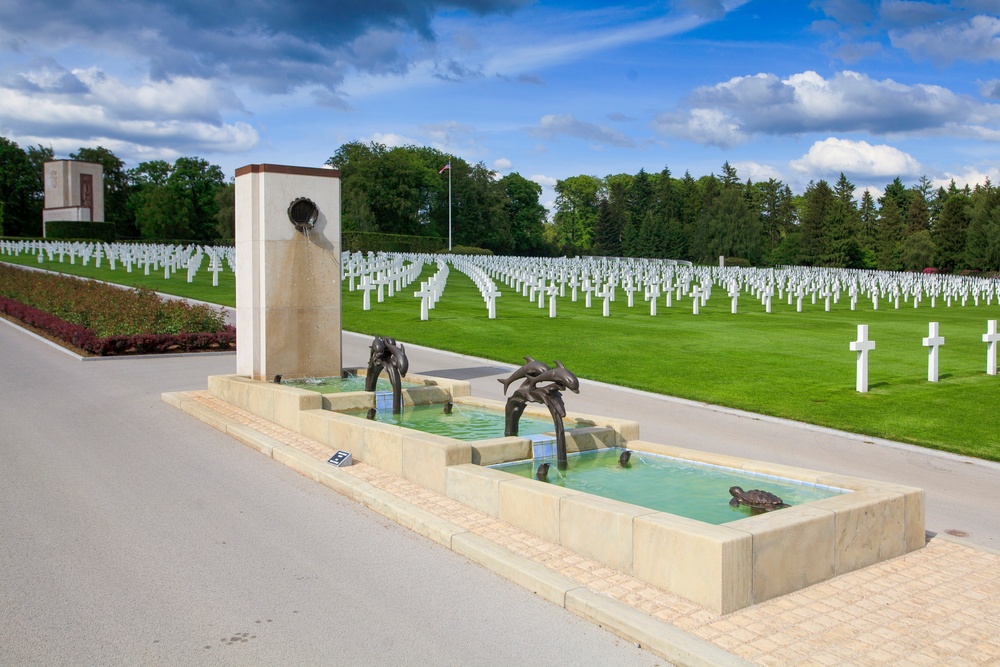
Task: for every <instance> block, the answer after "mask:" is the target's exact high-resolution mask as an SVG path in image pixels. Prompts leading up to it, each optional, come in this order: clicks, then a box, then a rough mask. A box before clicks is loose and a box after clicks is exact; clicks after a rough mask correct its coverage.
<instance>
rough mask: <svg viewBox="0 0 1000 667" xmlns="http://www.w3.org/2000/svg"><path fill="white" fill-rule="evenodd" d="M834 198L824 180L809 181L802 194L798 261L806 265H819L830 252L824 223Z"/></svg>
mask: <svg viewBox="0 0 1000 667" xmlns="http://www.w3.org/2000/svg"><path fill="white" fill-rule="evenodd" d="M835 200H836V196H835V194H834V192H833V190H831V189H830V186H829V184H828V183H827V182H826V181H824V180H820V181H819V183H813V182H810V183H809V186H808V187H807V188H806V192H805V194H804V195H803V196H802V201H801V203H800V205H799V209H800V210H799V220H800V224H801V229H802V241H801V248H800V250H801V253H802V254H801V255H800V261H801V262H802V263H803V264H805V265H807V266H820V265H821V264H823V262H824V258H825V257H826V256H827V254H828V253H829V252H830V249H829V248H828V244H829V238H828V231H827V229H826V223H827V219H828V217H829V215H830V209H831V208H832V207H833V202H834V201H835Z"/></svg>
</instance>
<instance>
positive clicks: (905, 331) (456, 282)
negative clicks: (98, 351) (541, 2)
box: [0, 256, 1000, 461]
mask: <svg viewBox="0 0 1000 667" xmlns="http://www.w3.org/2000/svg"><path fill="white" fill-rule="evenodd" d="M0 259H2V260H3V261H8V258H7V257H3V258H0ZM22 259H25V258H24V256H22ZM27 259H29V260H31V261H27V262H24V263H26V264H29V265H32V266H34V265H35V264H34V261H33V260H34V258H33V257H29V258H27ZM46 268H55V269H57V270H58V269H61V270H63V271H64V272H66V273H70V272H73V273H77V272H79V274H80V275H91V276H92V277H100V278H102V279H104V280H112V281H117V282H123V283H127V284H132V282H133V281H138V280H139V279H142V278H144V277H143V276H142V275H141V273H137V272H133V273H132V274H131V275H129V274H126V273H125V272H124V271H123V270H121V269H119V270H118V271H115V272H110V271H107V270H105V271H103V272H96V271H94V269H92V268H91V269H90V271H92V272H94V273H101V275H93V274H84V273H83V272H82V271H80V270H81V269H82V268H83V267H80V266H69V265H67V264H63V265H62V266H59V265H58V264H57V265H56V267H48V266H46ZM70 269H73V271H70ZM434 270H435V268H434V267H431V266H427V267H425V272H424V276H423V277H424V278H426V277H427V276H429V275H430V274H431V273H432V272H433V271H434ZM222 275H223V277H224V280H223V282H222V284H221V285H220V286H219V287H218V288H213V287H212V286H211V274H210V273H207V272H201V273H199V275H198V278H197V279H196V283H195V284H194V285H188V284H187V282H186V278H185V276H183V275H178V276H176V277H175V278H172V279H171V280H169V281H164V280H163V277H162V273H161V274H160V275H159V277H158V278H156V277H153V276H150V277H149V278H147V279H146V280H150V282H148V283H145V282H144V283H143V284H147V285H149V286H150V287H153V288H154V289H157V290H159V291H163V292H168V293H172V294H179V295H182V296H189V297H192V298H197V299H201V300H205V301H212V302H215V303H219V304H225V305H233V304H234V301H235V299H234V285H233V275H232V273H229V272H227V273H224V274H222ZM418 287H419V282H415V283H414V284H412V285H411V286H410V287H409V288H407V289H406V290H404V291H403V292H402V294H400V295H397V296H396V297H394V298H392V299H387V300H386V302H385V303H381V304H379V303H375V299H374V293H373V295H372V297H373V298H372V301H373V303H372V310H370V311H367V312H366V311H363V310H362V307H361V306H362V293H361V292H360V291H355V292H348V291H347V290H346V288H345V290H344V294H343V319H344V328H345V329H348V330H350V331H357V332H361V333H365V334H371V335H374V334H376V333H377V334H381V335H384V336H393V337H395V338H397V339H398V340H400V341H402V342H404V343H415V344H419V345H426V346H429V347H434V348H439V349H445V350H452V351H455V352H461V353H464V354H471V355H475V356H480V357H485V358H488V359H495V360H497V361H502V362H507V363H512V364H517V363H520V362H521V357H522V356H524V355H531V356H533V357H535V358H536V359H539V360H541V361H544V362H546V363H550V364H551V363H552V362H553V360H555V359H559V360H560V361H562V362H563V363H564V364H566V366H567V367H568V368H569V369H570V370H572V371H574V372H575V373H576V374H577V375H579V376H580V377H584V378H590V379H593V380H600V381H603V382H609V383H613V384H618V385H624V386H629V387H634V388H636V389H643V390H647V391H652V392H658V393H663V394H669V395H673V396H679V397H683V398H688V399H692V400H696V401H705V402H708V403H714V404H719V405H725V406H730V407H734V408H740V409H743V410H749V411H752V412H758V413H763V414H768V415H774V416H778V417H785V418H789V419H795V420H799V421H803V422H809V423H813V424H819V425H823V426H830V427H833V428H838V429H843V430H846V431H852V432H855V433H862V434H867V435H872V436H877V437H883V438H889V439H892V440H899V441H902V442H910V443H914V444H919V445H923V446H927V447H934V448H938V449H943V450H947V451H952V452H956V453H961V454H966V455H970V456H977V457H981V458H985V459H991V460H997V461H1000V414H998V410H997V406H998V405H1000V376H988V375H986V373H985V369H986V345H985V344H984V343H983V342H982V334H983V333H985V332H986V321H987V320H988V319H1000V306H998V305H997V303H996V302H994V303H993V305H991V306H986V305H985V304H982V305H980V306H978V307H975V306H973V305H972V301H971V300H970V301H969V304H968V305H967V306H965V307H964V308H963V307H960V306H958V305H957V304H956V305H954V306H952V307H951V308H947V307H945V306H944V304H943V303H940V302H939V303H938V307H937V308H934V309H931V308H930V304H929V301H927V300H925V301H924V302H922V303H921V305H920V308H918V309H914V308H913V307H912V304H911V303H901V305H900V309H899V310H895V309H894V308H893V307H892V304H891V302H887V301H885V300H883V301H882V303H881V304H880V310H878V311H873V310H872V309H871V303H870V302H869V301H864V300H862V301H859V304H858V311H856V312H851V310H850V302H849V300H848V299H847V298H846V297H844V298H842V299H841V300H840V303H838V304H835V305H834V306H833V309H832V311H831V312H829V313H827V312H825V311H824V309H823V302H822V300H821V299H820V300H819V301H818V302H817V303H816V304H815V305H813V304H811V303H810V302H809V301H808V300H806V301H805V303H804V305H803V311H804V312H802V313H796V312H795V307H794V305H791V306H790V305H788V304H787V301H785V300H782V301H780V302H779V301H778V300H777V297H775V300H774V302H773V310H774V312H773V313H772V314H770V315H768V314H766V313H764V308H763V306H761V305H760V303H759V302H758V301H757V300H756V299H753V298H751V297H750V296H749V295H746V294H744V295H743V297H742V298H741V299H740V312H739V314H737V315H733V314H731V313H730V300H729V298H728V297H727V296H726V294H725V291H724V290H723V289H720V288H719V287H716V288H715V289H714V290H713V297H712V298H711V299H710V300H709V302H708V304H706V306H705V307H703V308H702V309H701V313H700V314H699V315H697V316H695V315H693V314H692V312H691V302H690V300H689V299H686V298H685V299H684V300H683V301H681V302H679V303H675V304H674V307H672V308H666V307H665V306H664V301H663V297H661V298H660V303H659V309H658V310H659V312H658V315H657V316H656V317H650V316H649V306H648V304H647V303H645V302H643V301H642V300H641V299H639V298H637V299H636V304H635V307H634V308H632V309H629V308H628V307H627V303H626V295H625V293H624V292H623V291H622V290H619V293H618V300H617V301H616V302H615V303H613V304H612V305H611V317H608V318H605V317H602V314H601V301H600V300H599V299H594V307H593V308H591V309H589V310H588V309H587V308H585V307H584V304H583V296H582V294H581V295H580V299H579V301H578V302H577V303H572V302H571V301H570V300H569V296H568V291H567V297H566V298H565V299H560V300H559V303H558V308H559V313H558V317H556V318H555V319H550V318H549V317H548V307H547V305H546V307H545V308H538V306H537V304H536V303H531V302H529V301H528V299H527V298H524V297H521V296H520V295H519V294H517V293H515V292H514V291H513V290H511V289H510V288H507V287H506V286H505V285H499V287H500V289H501V291H502V292H503V296H502V298H500V299H499V300H498V301H497V319H496V320H489V319H487V313H486V306H485V304H484V303H483V301H482V299H481V297H480V296H479V293H478V291H477V290H476V288H475V286H474V285H473V284H472V282H471V281H470V280H469V279H468V278H466V277H465V276H464V275H462V274H461V273H459V272H458V271H457V270H455V269H452V271H451V273H450V275H449V278H448V286H447V289H446V290H445V292H444V296H443V298H442V299H441V301H439V302H438V304H437V307H436V308H435V309H433V310H432V311H431V313H430V320H429V321H427V322H421V321H420V301H419V299H416V298H414V297H413V296H412V293H413V292H414V291H416V289H418ZM931 321H936V322H940V323H941V335H942V336H944V337H945V339H946V344H945V346H944V347H943V348H942V349H941V353H940V354H941V366H940V368H941V381H940V382H938V383H929V382H927V349H926V348H925V347H923V345H922V344H921V339H922V338H923V337H925V336H927V333H928V332H927V325H928V322H931ZM858 324H868V325H869V335H870V337H871V338H872V339H873V340H874V341H875V342H876V345H877V347H876V349H875V351H874V352H872V353H871V357H870V375H869V392H868V393H867V394H859V393H857V392H856V391H855V390H854V381H855V360H856V355H855V353H854V352H851V351H850V348H849V343H850V342H851V341H852V340H854V339H855V338H856V335H857V325H858Z"/></svg>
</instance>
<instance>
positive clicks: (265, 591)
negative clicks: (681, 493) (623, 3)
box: [0, 321, 664, 667]
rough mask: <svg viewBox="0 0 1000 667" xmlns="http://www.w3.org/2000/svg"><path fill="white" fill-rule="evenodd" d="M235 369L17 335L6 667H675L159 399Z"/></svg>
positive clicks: (10, 337)
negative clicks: (89, 353) (123, 355)
mask: <svg viewBox="0 0 1000 667" xmlns="http://www.w3.org/2000/svg"><path fill="white" fill-rule="evenodd" d="M234 371H235V356H233V355H225V356H206V355H200V356H186V357H181V356H174V357H167V358H147V359H141V358H133V359H118V360H113V361H110V360H109V361H85V362H81V361H79V360H76V359H74V358H72V357H70V356H67V355H65V354H63V353H62V352H60V351H57V350H55V349H53V348H52V347H50V346H49V345H48V344H46V343H43V342H40V341H39V340H37V339H35V338H32V337H31V336H29V335H27V334H25V333H23V332H22V331H20V330H18V329H15V328H13V327H11V326H8V325H7V324H6V323H5V322H2V321H0V387H2V389H0V665H17V666H18V667H20V666H25V665H46V666H51V665H127V666H129V667H133V666H134V665H170V666H175V665H420V666H426V665H435V666H437V665H516V664H525V663H529V662H530V663H532V664H542V665H572V666H573V667H579V665H597V664H600V665H655V664H661V665H662V664H664V662H663V661H662V660H660V659H658V658H656V657H655V656H654V655H652V654H651V653H648V652H646V651H643V650H641V649H639V648H636V647H635V646H633V645H631V644H628V643H627V642H625V641H623V640H621V639H619V638H617V637H615V636H614V635H612V634H610V633H608V632H606V631H604V630H602V629H600V628H599V627H597V626H595V625H592V624H590V623H588V622H586V621H584V620H582V619H580V618H578V617H576V616H574V615H572V614H570V613H569V612H567V611H565V610H563V609H562V608H559V607H557V606H555V605H552V604H550V603H548V602H545V601H543V600H541V599H539V598H537V597H535V596H533V595H532V594H531V593H529V592H528V591H526V590H525V589H522V588H520V587H518V586H516V585H514V584H511V583H510V582H508V581H506V580H505V579H502V578H501V577H499V576H497V575H495V574H494V573H492V572H490V571H489V570H486V569H484V568H482V567H480V566H478V565H475V564H473V563H471V562H469V561H467V560H465V559H464V558H462V557H461V556H458V555H456V554H454V553H452V552H451V551H449V550H447V549H445V548H443V547H441V546H439V545H437V544H434V543H432V542H430V541H429V540H426V539H424V538H422V537H420V536H418V535H416V534H414V533H411V532H410V531H407V530H405V529H403V528H401V527H399V526H397V525H396V524H394V523H392V522H391V521H388V520H386V519H384V518H383V517H381V516H379V515H377V514H375V513H373V512H371V511H369V510H367V509H365V508H363V507H361V506H359V505H357V504H355V503H353V502H351V501H349V500H347V499H346V498H344V497H342V496H340V495H339V494H337V493H335V492H333V491H331V490H330V489H327V488H326V487H324V486H322V485H319V484H316V483H315V482H312V481H310V480H308V479H307V478H305V477H303V476H301V475H299V474H297V473H295V472H293V471H292V470H290V469H289V468H286V467H285V466H283V465H280V464H277V463H275V462H274V461H272V460H271V459H269V458H267V457H265V456H262V455H260V454H259V453H257V452H256V451H254V450H252V449H250V448H249V447H246V446H244V445H242V444H240V443H238V442H236V441H235V440H232V439H231V438H228V437H227V436H225V435H223V434H222V433H220V432H218V431H216V430H214V429H212V428H211V427H209V426H207V425H205V424H203V423H201V422H199V421H198V420H195V419H193V418H191V417H189V416H188V415H186V414H185V413H183V412H181V411H180V410H177V409H175V408H173V407H171V406H169V405H167V404H166V403H164V402H162V401H161V400H160V394H161V393H162V392H165V391H183V390H190V389H203V388H204V387H205V378H206V377H207V376H208V375H214V374H225V373H232V372H234Z"/></svg>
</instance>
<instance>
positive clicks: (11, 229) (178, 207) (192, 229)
mask: <svg viewBox="0 0 1000 667" xmlns="http://www.w3.org/2000/svg"><path fill="white" fill-rule="evenodd" d="M69 157H70V159H73V160H83V161H86V162H98V163H100V164H101V166H102V167H103V170H104V213H105V222H113V223H114V224H115V229H116V232H117V235H118V238H120V239H178V240H181V239H182V240H193V241H201V242H209V243H211V242H215V241H231V240H232V239H233V237H234V232H235V222H234V221H235V194H234V186H233V184H232V183H228V182H227V181H226V178H225V176H224V174H223V172H222V168H221V167H219V166H218V165H214V164H209V162H208V161H206V160H203V159H201V158H198V157H180V158H177V160H175V161H174V162H173V163H170V162H167V161H165V160H150V161H148V162H140V163H139V165H138V166H136V167H133V168H131V169H126V168H125V163H124V162H123V161H122V160H121V159H120V158H118V157H117V156H116V155H115V154H114V153H113V152H112V151H110V150H108V149H107V148H104V147H102V146H98V147H97V148H80V149H79V150H78V151H77V152H75V153H70V156H69ZM53 159H55V157H54V154H53V151H52V148H49V147H45V146H29V147H28V148H27V149H21V148H20V147H19V146H18V145H17V143H15V142H13V141H10V140H9V139H7V138H5V137H0V235H7V236H29V237H37V236H41V235H42V209H43V208H44V206H45V190H44V187H45V181H44V173H43V167H44V164H45V163H46V162H48V161H50V160H53Z"/></svg>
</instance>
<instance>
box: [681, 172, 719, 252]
mask: <svg viewBox="0 0 1000 667" xmlns="http://www.w3.org/2000/svg"><path fill="white" fill-rule="evenodd" d="M713 180H714V179H713ZM679 189H680V226H681V229H682V231H683V236H684V239H685V244H684V245H685V253H684V254H683V255H681V256H680V257H678V258H677V259H686V260H689V261H691V260H694V258H695V257H698V256H699V255H700V254H701V248H700V247H699V243H700V241H699V238H700V237H699V225H698V219H699V216H700V213H701V194H700V192H699V188H698V182H697V181H695V180H694V178H693V177H692V176H691V172H689V171H685V172H684V178H682V179H681V181H680V188H679Z"/></svg>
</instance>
